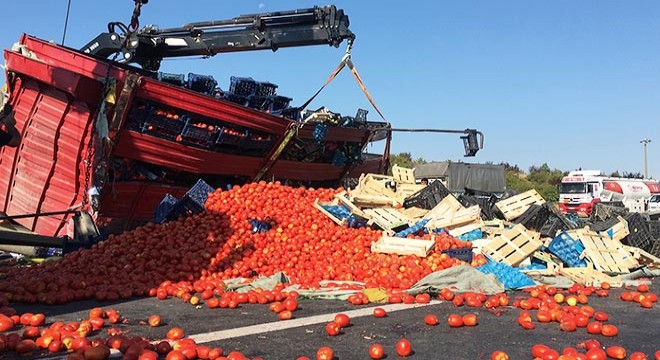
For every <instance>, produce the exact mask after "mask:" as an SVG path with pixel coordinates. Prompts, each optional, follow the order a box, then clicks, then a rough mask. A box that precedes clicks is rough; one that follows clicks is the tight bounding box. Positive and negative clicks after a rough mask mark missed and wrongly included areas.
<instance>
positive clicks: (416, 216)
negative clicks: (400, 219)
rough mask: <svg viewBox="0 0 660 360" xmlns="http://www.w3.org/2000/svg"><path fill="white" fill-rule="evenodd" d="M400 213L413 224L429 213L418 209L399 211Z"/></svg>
mask: <svg viewBox="0 0 660 360" xmlns="http://www.w3.org/2000/svg"><path fill="white" fill-rule="evenodd" d="M401 212H402V213H403V214H404V215H406V216H407V217H409V218H410V219H411V220H413V221H415V222H417V221H419V220H421V219H422V218H424V216H426V214H428V213H429V211H428V210H426V209H421V208H418V207H411V208H407V209H401Z"/></svg>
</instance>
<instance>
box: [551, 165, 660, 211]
mask: <svg viewBox="0 0 660 360" xmlns="http://www.w3.org/2000/svg"><path fill="white" fill-rule="evenodd" d="M656 194H660V183H659V182H658V181H657V180H647V179H628V178H619V177H608V176H605V175H604V174H603V173H602V172H601V171H599V170H579V171H571V172H570V173H569V174H568V176H565V177H564V178H563V179H562V180H561V184H559V209H560V210H561V211H562V212H563V213H564V214H568V213H579V214H585V215H591V212H592V211H593V206H594V204H595V203H597V202H609V201H621V202H623V204H624V205H625V206H626V208H628V209H629V210H630V211H637V212H641V211H644V201H645V199H648V198H649V197H651V196H652V195H656ZM659 205H660V204H659Z"/></svg>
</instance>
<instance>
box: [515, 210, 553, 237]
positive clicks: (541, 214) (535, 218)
mask: <svg viewBox="0 0 660 360" xmlns="http://www.w3.org/2000/svg"><path fill="white" fill-rule="evenodd" d="M549 218H550V211H548V210H547V209H546V208H545V207H544V206H541V205H531V206H530V207H529V208H528V209H527V210H526V211H525V212H524V213H523V214H522V215H520V216H519V217H517V218H516V219H515V220H513V222H514V223H518V224H522V225H523V226H524V227H526V228H527V229H528V230H535V231H540V230H541V229H542V228H543V225H545V223H546V222H547V221H548V219H549Z"/></svg>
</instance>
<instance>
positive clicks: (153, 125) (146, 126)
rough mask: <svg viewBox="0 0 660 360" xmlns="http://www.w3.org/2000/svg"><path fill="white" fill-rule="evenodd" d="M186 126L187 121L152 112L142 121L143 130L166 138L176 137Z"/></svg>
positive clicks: (145, 132)
mask: <svg viewBox="0 0 660 360" xmlns="http://www.w3.org/2000/svg"><path fill="white" fill-rule="evenodd" d="M184 126H186V123H185V121H182V120H181V119H172V118H168V117H166V116H161V115H155V114H153V113H151V114H149V116H147V119H146V120H145V121H144V122H143V123H142V126H141V132H142V133H144V134H152V135H157V136H160V137H165V138H174V137H176V136H177V135H179V134H181V131H182V130H183V128H184Z"/></svg>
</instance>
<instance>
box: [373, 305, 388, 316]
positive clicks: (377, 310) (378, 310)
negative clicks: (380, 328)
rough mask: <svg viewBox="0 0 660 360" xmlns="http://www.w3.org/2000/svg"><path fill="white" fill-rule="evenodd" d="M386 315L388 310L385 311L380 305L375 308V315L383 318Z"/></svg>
mask: <svg viewBox="0 0 660 360" xmlns="http://www.w3.org/2000/svg"><path fill="white" fill-rule="evenodd" d="M385 316H387V311H385V309H383V308H380V307H377V308H374V317H377V318H383V317H385Z"/></svg>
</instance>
